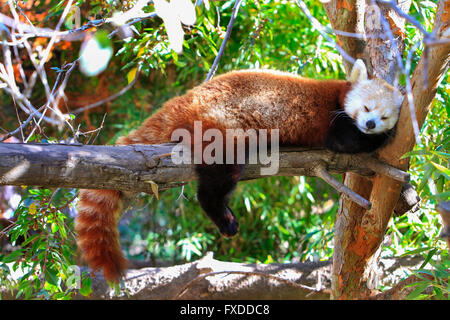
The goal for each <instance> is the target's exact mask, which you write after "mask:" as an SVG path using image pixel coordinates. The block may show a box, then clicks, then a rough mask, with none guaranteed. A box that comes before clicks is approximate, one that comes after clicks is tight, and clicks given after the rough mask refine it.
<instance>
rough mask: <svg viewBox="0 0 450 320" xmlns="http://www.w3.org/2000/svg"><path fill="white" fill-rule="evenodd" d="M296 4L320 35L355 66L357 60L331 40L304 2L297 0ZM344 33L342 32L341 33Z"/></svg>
mask: <svg viewBox="0 0 450 320" xmlns="http://www.w3.org/2000/svg"><path fill="white" fill-rule="evenodd" d="M295 3H296V4H297V6H299V7H300V9H301V10H302V11H303V13H304V14H305V15H306V17H307V18H308V19H309V21H311V24H312V25H313V26H314V27H315V28H316V29H317V31H319V32H320V34H321V35H322V36H323V37H324V38H325V39H327V41H328V42H329V43H331V44H333V46H334V47H335V48H336V50H337V51H338V52H339V53H340V54H341V56H342V57H343V58H344V59H345V60H347V61H348V62H349V63H351V64H354V63H355V59H354V58H353V57H351V56H350V55H349V54H348V53H347V52H345V50H344V49H342V47H341V46H339V45H338V44H337V43H336V42H335V41H333V39H331V38H330V37H329V36H328V34H327V33H326V32H325V31H324V30H325V27H324V26H323V25H322V24H321V23H320V22H319V21H317V19H316V18H314V17H313V15H312V14H311V12H310V11H309V9H308V7H307V6H306V4H305V3H304V2H303V1H302V0H295ZM341 32H342V31H341Z"/></svg>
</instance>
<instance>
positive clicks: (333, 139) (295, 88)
mask: <svg viewBox="0 0 450 320" xmlns="http://www.w3.org/2000/svg"><path fill="white" fill-rule="evenodd" d="M401 101H402V96H401V94H400V92H399V91H398V90H397V89H395V88H394V87H392V86H391V85H389V84H387V83H386V82H384V81H382V80H379V79H368V76H367V71H366V67H365V65H364V63H363V62H362V61H361V60H357V61H356V63H355V65H354V67H353V70H352V72H351V75H350V77H349V81H345V80H314V79H307V78H303V77H300V76H296V75H292V74H288V73H283V72H278V71H269V70H242V71H233V72H229V73H226V74H224V75H221V76H218V77H216V78H214V79H213V80H210V81H208V82H206V83H203V84H202V85H200V86H198V87H195V88H193V89H192V90H190V91H188V92H187V93H186V94H185V95H183V96H180V97H176V98H173V99H171V100H169V101H167V102H166V103H165V104H164V105H163V107H162V108H161V109H160V110H159V111H157V112H156V113H155V114H154V115H152V116H151V117H149V118H148V119H147V120H145V122H144V123H143V124H142V125H141V126H140V127H139V128H138V129H136V130H135V131H133V132H131V133H130V134H129V135H127V136H124V137H121V138H119V139H118V141H117V144H125V145H127V144H158V143H165V142H171V135H172V132H173V131H174V130H175V129H179V128H184V129H187V130H189V131H192V130H193V127H194V125H193V123H194V121H201V123H202V129H203V130H207V129H208V128H215V129H219V130H221V131H223V130H225V129H229V128H231V129H236V128H242V129H244V130H247V129H250V128H253V129H274V128H278V129H279V140H280V145H297V146H305V147H325V148H327V149H329V150H331V151H335V152H342V153H360V152H372V151H374V150H376V149H378V148H379V147H381V146H382V145H383V144H385V143H386V142H387V141H388V139H389V137H390V135H391V134H392V132H393V130H394V126H395V124H396V122H397V120H398V116H399V111H400V104H401ZM243 169H244V165H242V164H211V165H205V164H199V165H196V172H197V175H198V190H197V198H198V200H199V203H200V205H201V207H202V209H203V210H204V211H205V212H206V214H207V215H208V216H209V217H210V218H211V220H212V221H213V222H214V223H215V224H216V225H217V226H218V228H219V231H220V232H221V234H223V235H225V236H233V235H235V234H236V233H237V231H238V222H237V219H236V217H235V215H234V214H233V212H232V210H231V209H230V208H229V206H228V199H229V197H230V194H231V192H232V190H233V188H234V187H235V186H236V184H237V182H238V180H239V176H240V174H241V173H242V170H243ZM121 210H122V194H121V192H120V191H114V190H81V191H80V196H79V202H78V215H77V218H76V231H77V234H78V245H79V247H80V248H81V251H82V255H83V258H84V259H85V260H86V261H87V262H88V264H89V265H90V267H91V268H92V269H94V270H98V269H103V271H104V276H105V278H106V279H108V280H111V281H118V279H119V278H120V276H121V275H123V273H124V270H125V268H126V259H125V258H124V256H123V254H122V252H121V249H120V245H119V235H118V230H117V225H118V221H119V218H120V215H121Z"/></svg>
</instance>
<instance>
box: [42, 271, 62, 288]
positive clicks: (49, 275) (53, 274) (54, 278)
mask: <svg viewBox="0 0 450 320" xmlns="http://www.w3.org/2000/svg"><path fill="white" fill-rule="evenodd" d="M44 276H45V281H47V282H48V283H50V284H52V285H54V286H57V285H58V279H59V278H58V271H56V270H53V269H50V268H46V269H45V271H44Z"/></svg>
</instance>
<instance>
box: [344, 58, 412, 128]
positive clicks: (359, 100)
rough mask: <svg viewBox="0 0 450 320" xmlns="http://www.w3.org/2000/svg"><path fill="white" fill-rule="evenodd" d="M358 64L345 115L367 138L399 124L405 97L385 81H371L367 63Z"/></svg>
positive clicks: (352, 80) (351, 79)
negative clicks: (365, 64) (368, 75)
mask: <svg viewBox="0 0 450 320" xmlns="http://www.w3.org/2000/svg"><path fill="white" fill-rule="evenodd" d="M358 61H360V62H358ZM358 61H357V63H355V65H354V67H353V70H352V72H351V76H350V79H349V80H350V81H351V82H352V89H351V90H350V91H349V92H348V93H347V96H346V97H345V101H344V109H345V112H346V113H347V114H348V115H349V116H350V117H351V118H352V119H353V120H354V121H355V124H356V126H357V127H358V129H359V130H361V131H362V132H364V133H366V134H377V133H382V132H386V131H388V130H390V129H392V128H393V127H394V126H395V124H396V123H397V121H398V116H399V113H400V106H401V102H402V100H403V97H402V95H401V93H400V92H399V90H397V89H396V88H394V87H393V86H391V85H389V84H388V83H387V82H385V81H383V80H380V79H372V80H368V79H367V71H366V69H365V66H364V63H363V62H362V61H361V60H358Z"/></svg>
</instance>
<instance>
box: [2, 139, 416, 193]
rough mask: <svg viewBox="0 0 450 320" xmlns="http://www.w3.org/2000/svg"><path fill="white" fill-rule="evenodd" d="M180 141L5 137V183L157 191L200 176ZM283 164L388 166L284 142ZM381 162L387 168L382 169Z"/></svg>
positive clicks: (255, 169)
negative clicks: (105, 142)
mask: <svg viewBox="0 0 450 320" xmlns="http://www.w3.org/2000/svg"><path fill="white" fill-rule="evenodd" d="M173 146H174V144H161V145H128V146H84V145H80V146H78V145H63V144H21V143H17V144H11V143H0V158H1V159H2V161H1V162H0V185H16V186H17V185H28V186H42V187H66V188H85V189H114V190H122V191H134V192H146V193H151V192H152V191H151V190H152V188H151V184H153V182H154V183H156V184H158V186H159V190H164V189H168V188H173V187H176V186H180V185H182V184H184V183H186V182H189V181H192V180H195V179H196V175H195V171H194V167H193V165H190V164H178V165H177V164H174V163H173V162H172V159H171V156H170V155H171V152H172V148H173ZM272 159H274V161H275V160H276V161H278V164H279V170H278V172H277V173H276V174H274V175H276V176H297V175H302V176H318V174H317V172H318V170H317V169H316V168H317V167H318V166H320V168H321V170H319V171H320V172H321V175H319V176H323V174H322V173H323V172H324V171H325V170H326V171H327V172H329V173H345V172H355V173H358V174H361V175H365V176H368V175H372V174H373V173H374V171H375V172H379V171H383V173H384V174H390V172H391V171H392V170H391V171H390V170H387V169H386V168H385V167H384V166H385V165H384V164H382V163H381V162H380V163H378V165H377V166H370V168H371V169H369V168H368V167H367V163H373V162H377V161H378V160H376V159H371V160H370V161H369V160H368V159H369V155H367V154H361V155H348V154H336V153H333V152H330V151H326V150H318V149H302V148H280V152H279V154H278V157H272ZM263 167H267V166H263V165H261V164H248V165H247V167H246V169H245V172H244V174H243V176H242V179H244V180H249V179H257V178H262V177H266V176H264V175H261V172H260V171H261V170H260V169H261V168H263ZM380 168H381V169H380ZM393 172H395V174H392V176H393V178H396V179H401V180H402V181H403V182H406V181H408V179H409V175H408V174H407V173H404V172H401V171H400V173H399V171H396V170H394V171H393Z"/></svg>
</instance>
